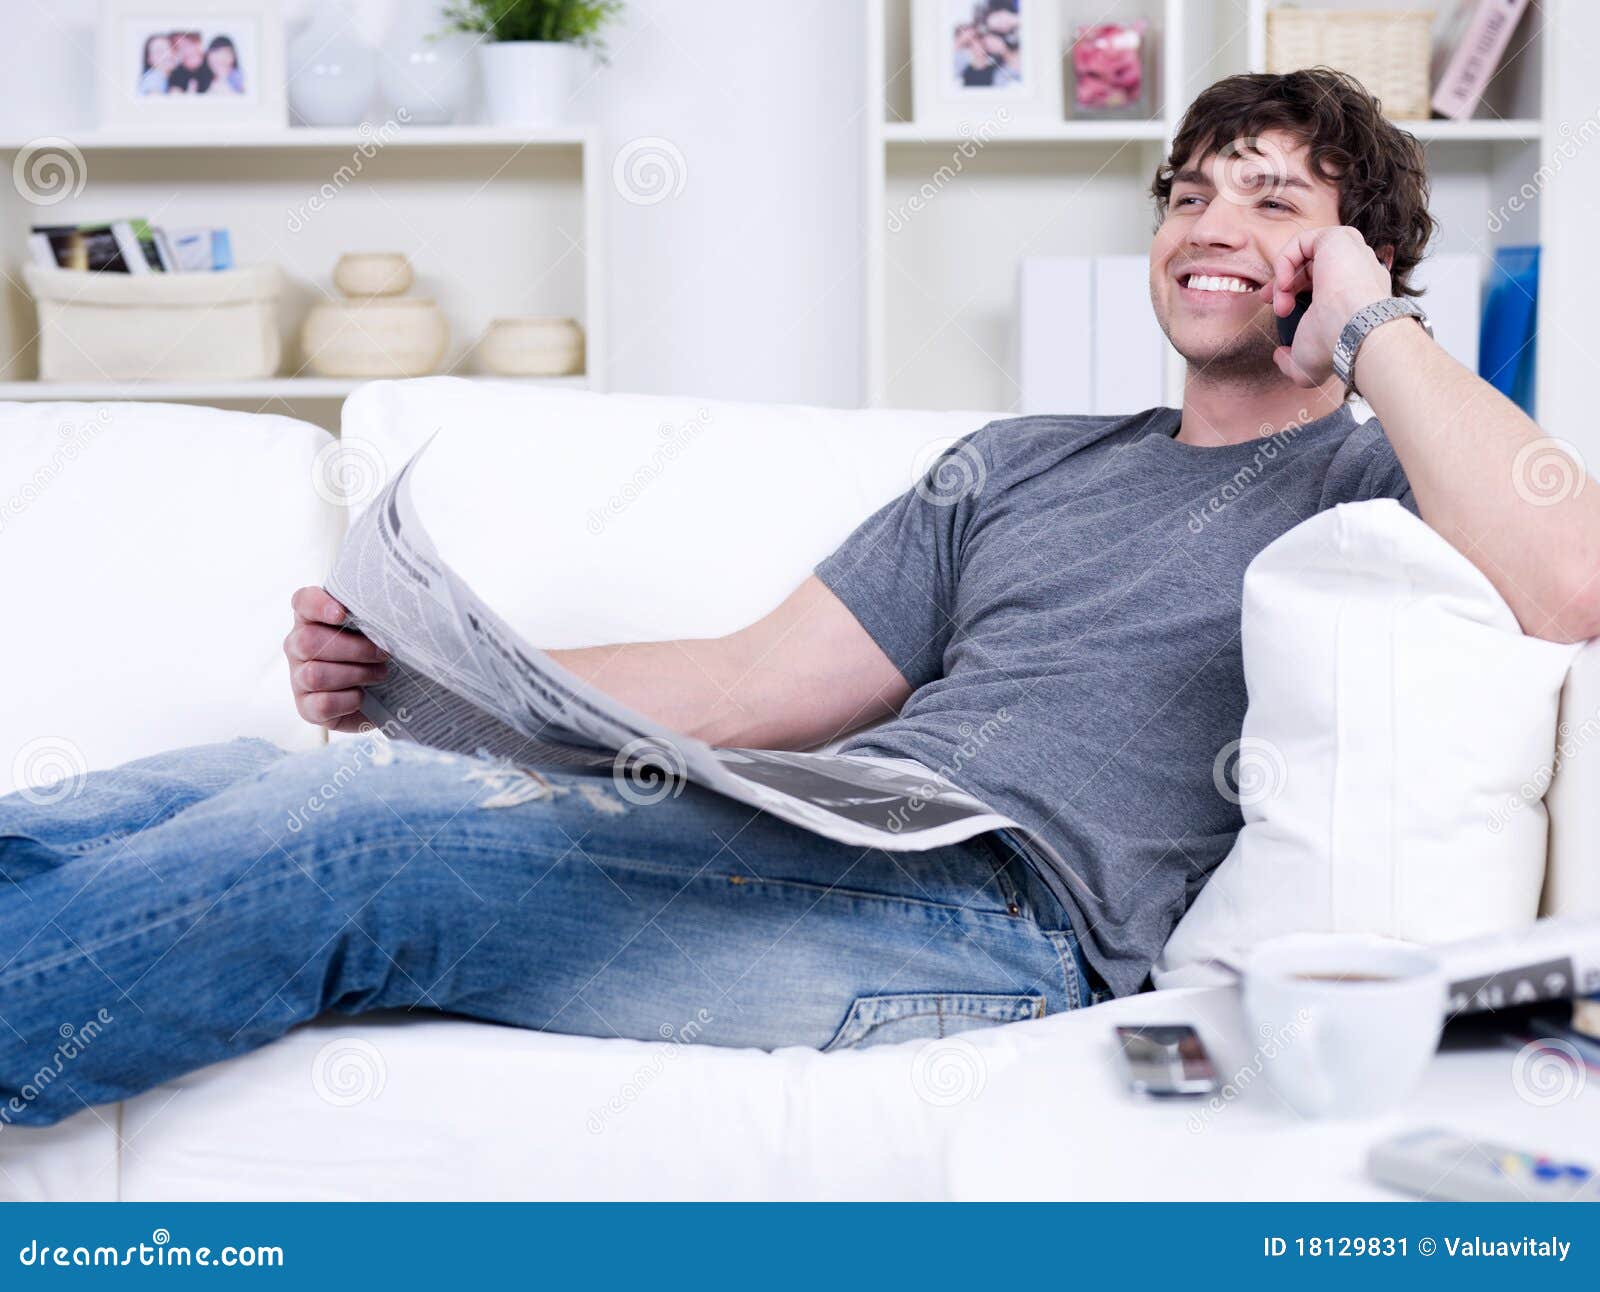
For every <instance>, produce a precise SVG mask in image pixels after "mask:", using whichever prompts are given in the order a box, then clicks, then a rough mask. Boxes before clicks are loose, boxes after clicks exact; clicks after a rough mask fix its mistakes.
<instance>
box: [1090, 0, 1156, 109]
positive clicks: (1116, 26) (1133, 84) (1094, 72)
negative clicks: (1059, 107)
mask: <svg viewBox="0 0 1600 1292" xmlns="http://www.w3.org/2000/svg"><path fill="white" fill-rule="evenodd" d="M1148 26H1149V24H1148V23H1147V22H1146V21H1145V20H1144V19H1143V18H1140V19H1138V20H1137V21H1135V22H1097V23H1089V24H1085V25H1084V26H1081V27H1079V28H1078V30H1077V35H1076V36H1075V38H1074V39H1073V42H1072V102H1073V105H1074V108H1075V110H1076V113H1077V115H1079V116H1097V117H1098V116H1124V117H1127V116H1143V115H1146V114H1147V113H1148V110H1149V105H1148V103H1147V101H1146V91H1147V89H1148V83H1149V77H1148V76H1147V75H1146V69H1145V63H1146V59H1147V55H1148V52H1149V41H1148V40H1147V39H1146V35H1145V33H1146V29H1147V27H1148Z"/></svg>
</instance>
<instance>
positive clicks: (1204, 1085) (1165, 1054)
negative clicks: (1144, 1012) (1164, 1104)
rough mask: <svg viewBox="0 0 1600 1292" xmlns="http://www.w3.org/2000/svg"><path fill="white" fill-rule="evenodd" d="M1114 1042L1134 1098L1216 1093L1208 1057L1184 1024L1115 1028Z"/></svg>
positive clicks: (1214, 1076) (1201, 1043)
mask: <svg viewBox="0 0 1600 1292" xmlns="http://www.w3.org/2000/svg"><path fill="white" fill-rule="evenodd" d="M1117 1041H1118V1044H1119V1053H1120V1055H1121V1058H1122V1070H1123V1075H1124V1076H1125V1077H1126V1078H1127V1081H1128V1085H1129V1086H1130V1087H1132V1089H1133V1091H1134V1093H1136V1094H1141V1095H1150V1096H1153V1097H1155V1098H1157V1099H1163V1098H1172V1097H1174V1096H1185V1095H1188V1096H1195V1095H1209V1094H1212V1093H1213V1092H1214V1091H1215V1090H1216V1089H1217V1070H1216V1069H1215V1068H1214V1067H1212V1065H1211V1056H1210V1055H1209V1054H1207V1053H1206V1047H1205V1043H1204V1042H1203V1041H1201V1039H1200V1034H1199V1033H1198V1032H1196V1031H1195V1030H1194V1028H1192V1027H1190V1026H1189V1025H1188V1024H1187V1023H1180V1024H1165V1025H1156V1026H1149V1025H1147V1026H1145V1027H1119V1028H1117Z"/></svg>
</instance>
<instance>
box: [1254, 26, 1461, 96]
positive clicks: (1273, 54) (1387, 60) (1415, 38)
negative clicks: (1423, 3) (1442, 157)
mask: <svg viewBox="0 0 1600 1292" xmlns="http://www.w3.org/2000/svg"><path fill="white" fill-rule="evenodd" d="M1432 27H1433V14H1432V12H1431V11H1428V10H1418V9H1412V10H1391V11H1374V10H1355V9H1269V10H1268V11H1267V71H1269V72H1293V71H1295V70H1297V69H1299V68H1302V67H1317V66H1324V67H1333V68H1337V69H1338V70H1339V71H1341V72H1348V73H1350V75H1351V76H1353V77H1355V78H1356V80H1358V81H1360V82H1361V84H1362V85H1364V86H1366V87H1367V89H1368V90H1369V91H1370V92H1371V93H1372V94H1373V95H1375V96H1376V97H1377V98H1378V100H1379V101H1380V102H1381V103H1382V104H1383V111H1384V115H1385V116H1388V117H1392V118H1394V119H1395V120H1397V121H1420V120H1425V119H1426V118H1427V117H1428V114H1429V105H1428V92H1429V86H1428V55H1429V50H1430V32H1431V30H1432Z"/></svg>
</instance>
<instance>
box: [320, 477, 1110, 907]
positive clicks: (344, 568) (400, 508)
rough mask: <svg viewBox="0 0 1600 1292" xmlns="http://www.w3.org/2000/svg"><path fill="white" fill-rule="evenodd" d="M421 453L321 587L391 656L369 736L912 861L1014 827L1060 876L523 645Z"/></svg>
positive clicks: (879, 771) (982, 824) (931, 793)
mask: <svg viewBox="0 0 1600 1292" xmlns="http://www.w3.org/2000/svg"><path fill="white" fill-rule="evenodd" d="M426 451H427V448H426V446H424V447H423V449H422V450H419V452H418V454H417V455H416V456H415V457H413V458H412V459H411V460H410V461H409V462H407V463H406V464H405V466H404V467H403V468H401V470H400V471H398V472H397V473H396V474H395V476H394V478H393V479H392V480H391V481H390V482H389V484H388V485H387V486H386V487H385V488H384V490H383V491H382V493H381V494H380V495H379V496H378V497H377V498H376V499H374V501H373V502H372V504H371V505H370V506H369V507H367V509H366V510H365V511H364V512H362V513H361V514H360V515H359V516H358V517H357V518H356V519H355V520H354V522H352V524H351V527H350V529H349V532H348V533H347V534H346V536H345V540H344V543H343V545H342V546H341V547H340V549H339V554H338V556H337V558H336V560H335V563H334V567H333V570H332V573H331V574H330V576H329V578H328V581H327V585H326V586H327V590H328V592H329V593H330V594H331V595H333V596H334V597H335V598H337V599H338V600H339V601H340V602H341V603H342V604H343V605H344V606H345V607H346V608H347V609H348V610H349V611H350V614H351V617H352V626H353V627H356V628H359V629H360V630H361V631H362V632H364V633H366V634H367V635H368V636H369V637H371V638H372V639H373V641H375V642H377V644H378V645H379V646H381V647H382V648H383V649H384V650H385V651H387V652H388V653H389V655H390V657H391V663H390V671H389V677H388V679H387V680H386V681H385V682H383V683H381V684H380V685H377V686H372V687H368V688H367V689H366V691H365V694H364V700H363V704H362V713H363V715H364V716H365V717H366V718H367V719H368V720H369V721H370V722H372V723H373V724H374V725H375V726H377V727H378V728H379V729H380V730H382V731H383V732H385V733H387V734H388V735H390V736H392V737H396V738H398V739H402V740H411V741H416V742H418V743H421V744H425V745H429V746H432V747H434V748H437V749H444V750H451V751H455V752H459V753H467V754H480V753H481V754H485V755H489V756H492V757H496V758H502V759H506V760H509V761H511V762H514V763H517V764H523V765H534V766H549V765H556V766H563V765H565V766H577V767H582V766H589V767H600V766H605V765H607V764H610V765H611V766H612V767H613V769H614V771H613V775H614V776H616V777H618V778H619V780H620V781H621V782H631V783H632V785H633V788H634V789H635V790H636V792H637V794H638V796H639V797H640V798H641V800H648V798H649V797H650V796H651V795H652V794H654V793H657V792H663V791H661V789H660V787H662V786H664V785H668V784H669V782H676V781H679V780H689V781H693V782H695V783H696V784H699V785H703V786H705V787H706V788H708V789H712V790H715V791H716V792H718V793H719V794H725V795H727V796H728V797H729V798H732V799H737V800H738V801H739V802H741V803H748V804H749V805H750V806H751V807H755V808H759V809H761V810H763V811H766V812H770V813H772V814H773V815H774V816H777V817H781V818H782V819H783V820H785V821H788V822H791V823H792V824H794V825H797V826H800V827H802V828H803V829H806V830H809V831H812V832H813V833H815V834H820V835H824V836H826V837H827V838H829V839H834V840H837V841H838V842H840V843H846V844H854V845H859V846H861V847H871V848H884V849H889V850H893V851H903V852H916V851H923V850H926V849H929V848H937V847H942V846H944V845H946V844H951V843H956V842H959V841H960V840H963V839H968V838H971V837H972V836H973V835H976V834H981V833H984V832H986V831H991V830H1002V829H1006V830H1012V831H1015V832H1016V833H1017V835H1018V836H1019V842H1021V843H1022V845H1023V846H1025V847H1029V848H1032V849H1034V850H1036V851H1037V853H1038V854H1039V855H1040V856H1041V857H1043V858H1044V859H1045V861H1046V862H1047V864H1051V865H1055V866H1056V867H1057V870H1056V873H1057V874H1066V875H1069V876H1070V875H1071V874H1072V872H1071V871H1070V870H1069V869H1068V868H1067V867H1065V866H1063V865H1061V864H1060V862H1059V859H1058V858H1057V857H1056V856H1055V855H1054V853H1053V852H1052V851H1051V850H1050V848H1049V846H1048V844H1047V843H1045V841H1044V840H1042V839H1040V838H1039V837H1038V836H1037V835H1030V834H1027V833H1026V832H1024V831H1023V829H1022V827H1021V826H1019V825H1018V823H1017V822H1016V821H1013V820H1011V819H1010V818H1009V817H1006V816H1003V815H1001V814H999V813H997V812H995V811H993V810H991V809H990V808H989V807H987V806H986V805H985V804H984V803H982V802H980V801H979V800H978V799H976V798H974V797H973V796H972V795H970V794H968V793H966V792H965V791H964V790H962V789H960V788H959V787H958V786H956V785H954V784H952V783H951V782H950V781H949V780H947V779H945V778H944V777H943V776H940V775H938V774H937V773H934V772H932V771H930V770H928V769H927V768H924V767H922V766H921V765H919V764H917V763H914V762H910V761H906V760H901V759H890V758H877V757H871V756H866V755H858V754H825V753H799V752H787V751H777V750H770V749H732V748H718V747H715V746H712V745H708V744H706V743H705V742H703V741H700V740H696V739H694V738H692V737H690V736H686V735H683V734H682V733H680V732H676V731H673V730H671V729H670V728H667V727H664V726H663V725H662V724H660V723H658V722H654V721H652V720H650V719H649V718H646V717H644V716H643V715H641V714H638V713H635V712H633V711H632V710H630V709H628V708H627V707H625V706H624V705H621V704H619V703H617V701H615V700H613V699H612V698H611V697H609V696H607V695H606V694H604V693H603V692H601V691H599V690H597V689H596V688H595V687H593V686H590V685H589V684H588V683H586V682H585V681H583V680H582V679H581V678H579V677H577V676H575V675H574V674H572V673H571V672H569V671H568V670H567V669H565V668H563V667H562V666H561V665H559V664H557V663H556V662H555V661H554V660H552V659H551V658H550V657H549V656H548V655H547V654H545V653H544V652H543V651H541V650H539V649H537V648H536V647H534V646H533V645H531V644H530V643H528V642H527V641H525V640H523V638H522V637H521V636H520V635H519V634H518V633H517V632H516V631H515V630H514V629H513V628H512V627H511V626H510V625H509V624H507V623H506V622H505V621H504V620H503V619H502V618H501V617H500V616H499V615H497V614H496V613H495V612H494V611H493V610H492V609H490V607H489V606H488V605H486V604H485V603H484V602H483V600H482V599H481V598H480V597H479V596H478V595H477V594H476V593H475V592H473V590H472V589H471V588H470V587H469V586H468V585H467V583H466V582H465V580H463V579H462V578H461V577H460V576H459V575H458V574H457V573H456V572H455V571H454V570H452V569H451V568H450V566H449V565H447V564H446V563H445V562H444V561H443V560H441V559H440V557H439V554H438V552H437V550H436V549H435V547H434V545H433V542H432V540H431V539H430V538H429V536H428V532H427V529H426V527H425V526H424V525H423V524H422V521H421V519H420V518H419V516H418V515H417V512H416V510H415V508H414V507H413V506H412V501H411V486H410V482H411V475H412V471H413V469H414V467H415V465H416V463H417V460H418V458H420V457H421V455H422V453H424V452H426ZM1079 886H1080V887H1081V882H1080V885H1079ZM1089 896H1091V897H1092V894H1089Z"/></svg>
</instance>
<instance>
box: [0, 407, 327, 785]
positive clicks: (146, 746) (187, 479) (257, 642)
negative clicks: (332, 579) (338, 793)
mask: <svg viewBox="0 0 1600 1292" xmlns="http://www.w3.org/2000/svg"><path fill="white" fill-rule="evenodd" d="M328 442H329V437H328V435H327V433H326V432H324V431H321V430H319V429H317V428H316V427H314V426H308V425H306V424H305V423H303V422H297V421H291V420H290V419H289V418H286V417H274V416H265V415H259V414H247V413H233V412H220V411H218V410H216V409H207V408H190V407H185V406H179V405H171V404H130V403H113V404H76V403H29V404H14V403H13V404H0V604H3V605H4V606H5V607H6V608H7V631H6V632H5V633H4V634H3V635H0V793H9V792H10V791H11V790H12V789H14V788H19V787H21V786H23V785H25V784H29V783H32V784H35V785H38V784H42V783H49V784H62V783H63V782H62V780H61V778H68V779H69V780H70V778H71V777H73V776H75V775H78V774H81V772H82V771H84V770H88V769H92V768H97V767H108V766H112V765H114V764H116V763H120V762H124V761H126V760H127V759H130V758H138V757H141V756H143V755H146V754H152V753H156V752H158V751H160V750H163V749H170V748H172V747H174V746H179V745H192V744H199V743H204V742H208V741H216V740H227V739H231V738H233V737H235V736H262V737H265V738H266V739H269V740H274V741H277V742H278V743H279V744H280V745H283V746H285V747H287V748H305V747H309V746H312V745H315V744H316V743H318V741H319V740H320V739H321V737H320V734H319V733H318V731H317V730H316V729H315V728H313V727H310V726H307V725H306V724H305V723H304V722H302V721H301V720H300V718H299V716H298V715H297V714H296V713H295V711H294V705H293V703H292V701H291V699H290V696H289V684H288V676H287V672H286V668H285V665H284V659H283V652H282V648H281V643H282V641H283V637H284V634H285V633H286V632H287V631H288V627H289V608H288V607H289V603H288V598H289V594H290V593H291V592H293V590H294V589H295V588H296V587H298V586H300V585H301V584H305V583H315V582H318V581H320V580H321V579H322V577H323V576H324V575H325V574H326V572H327V567H328V565H329V563H330V561H331V560H332V556H333V552H334V548H335V545H336V543H337V540H338V536H339V534H340V532H341V530H342V519H343V513H342V511H341V510H340V509H339V508H338V507H337V506H336V505H335V503H334V502H333V501H330V499H329V498H324V497H322V496H319V494H318V492H317V490H316V489H315V488H314V487H313V481H314V467H315V464H316V461H317V454H318V451H319V450H320V449H322V448H323V446H324V445H325V444H327V443H328Z"/></svg>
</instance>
